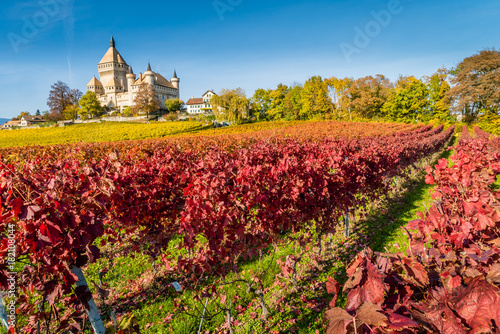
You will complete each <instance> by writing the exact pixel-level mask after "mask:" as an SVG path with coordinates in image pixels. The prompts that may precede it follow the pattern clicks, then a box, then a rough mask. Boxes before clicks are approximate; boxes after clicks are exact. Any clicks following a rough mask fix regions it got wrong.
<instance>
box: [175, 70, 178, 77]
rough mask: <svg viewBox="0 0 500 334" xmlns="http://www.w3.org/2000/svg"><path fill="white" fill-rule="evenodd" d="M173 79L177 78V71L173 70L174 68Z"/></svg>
mask: <svg viewBox="0 0 500 334" xmlns="http://www.w3.org/2000/svg"><path fill="white" fill-rule="evenodd" d="M174 79H178V78H177V72H176V71H175V69H174Z"/></svg>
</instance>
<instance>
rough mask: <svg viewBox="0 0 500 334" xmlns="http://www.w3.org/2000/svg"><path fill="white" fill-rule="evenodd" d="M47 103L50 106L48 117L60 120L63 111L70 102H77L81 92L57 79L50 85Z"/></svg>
mask: <svg viewBox="0 0 500 334" xmlns="http://www.w3.org/2000/svg"><path fill="white" fill-rule="evenodd" d="M50 88H51V90H50V93H49V98H48V99H47V105H48V106H49V108H50V114H49V115H48V117H47V118H48V119H51V120H60V119H62V118H63V111H64V110H65V109H66V107H68V106H70V105H72V104H78V100H79V99H80V97H81V96H82V95H81V94H82V92H80V91H79V90H78V89H70V88H69V87H68V85H67V84H65V83H64V82H62V81H58V82H56V83H55V84H53V85H52V86H51V87H50Z"/></svg>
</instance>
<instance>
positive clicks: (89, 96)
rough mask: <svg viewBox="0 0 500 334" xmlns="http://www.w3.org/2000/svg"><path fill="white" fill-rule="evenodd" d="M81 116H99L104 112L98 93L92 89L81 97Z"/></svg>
mask: <svg viewBox="0 0 500 334" xmlns="http://www.w3.org/2000/svg"><path fill="white" fill-rule="evenodd" d="M79 103H80V107H81V109H80V112H79V113H80V116H81V117H82V118H88V117H89V116H90V117H97V116H100V115H101V114H102V106H101V103H100V102H99V100H98V99H97V95H96V94H95V93H94V92H92V91H87V93H85V95H83V96H82V97H81V98H80V101H79Z"/></svg>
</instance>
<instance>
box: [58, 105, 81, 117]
mask: <svg viewBox="0 0 500 334" xmlns="http://www.w3.org/2000/svg"><path fill="white" fill-rule="evenodd" d="M80 113H81V109H80V107H79V106H78V105H77V104H70V105H68V106H67V107H66V109H64V111H63V114H62V116H63V119H66V120H71V119H72V120H75V119H77V118H78V115H79V114H80Z"/></svg>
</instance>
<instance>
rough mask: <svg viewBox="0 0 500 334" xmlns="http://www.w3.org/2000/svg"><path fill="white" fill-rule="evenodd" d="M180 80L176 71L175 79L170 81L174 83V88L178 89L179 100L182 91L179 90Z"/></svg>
mask: <svg viewBox="0 0 500 334" xmlns="http://www.w3.org/2000/svg"><path fill="white" fill-rule="evenodd" d="M180 81H181V80H180V79H179V78H178V77H177V72H176V71H175V70H174V77H173V78H172V79H170V82H171V83H172V86H174V87H175V88H177V98H178V99H180V98H181V93H180V92H181V90H180V89H179V83H180Z"/></svg>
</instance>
